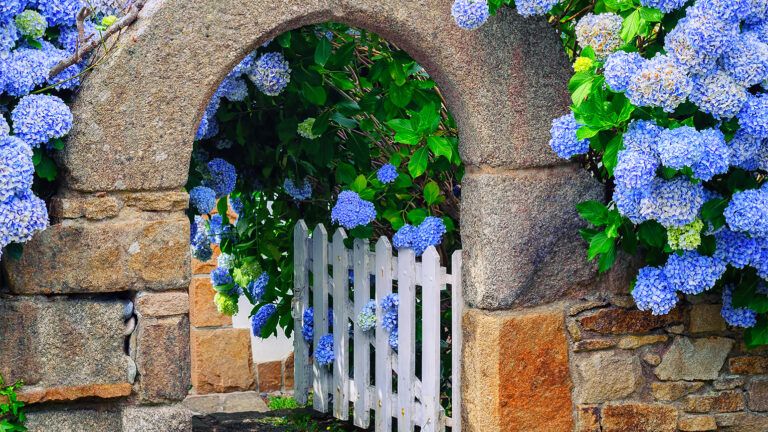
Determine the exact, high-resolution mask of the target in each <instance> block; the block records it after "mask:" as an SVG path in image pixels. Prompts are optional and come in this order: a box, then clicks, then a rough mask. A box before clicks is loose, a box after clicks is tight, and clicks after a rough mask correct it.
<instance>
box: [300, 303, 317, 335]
mask: <svg viewBox="0 0 768 432" xmlns="http://www.w3.org/2000/svg"><path fill="white" fill-rule="evenodd" d="M302 318H303V319H302V324H301V335H302V336H303V337H304V340H305V341H307V342H312V339H313V338H314V337H315V309H314V308H313V307H311V306H310V307H308V308H307V309H305V310H304V314H303V315H302Z"/></svg>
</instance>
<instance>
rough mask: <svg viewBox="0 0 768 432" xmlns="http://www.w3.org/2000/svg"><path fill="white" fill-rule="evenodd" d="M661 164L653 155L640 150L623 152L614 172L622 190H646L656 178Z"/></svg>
mask: <svg viewBox="0 0 768 432" xmlns="http://www.w3.org/2000/svg"><path fill="white" fill-rule="evenodd" d="M659 165H660V162H659V159H658V158H657V157H655V156H654V155H653V154H652V153H649V152H644V151H638V150H622V151H620V152H619V155H618V162H617V164H616V168H615V169H614V171H613V175H614V177H615V178H616V184H617V185H620V186H617V187H620V188H622V189H645V188H646V187H648V186H650V185H651V183H653V179H654V178H656V170H657V169H658V168H659Z"/></svg>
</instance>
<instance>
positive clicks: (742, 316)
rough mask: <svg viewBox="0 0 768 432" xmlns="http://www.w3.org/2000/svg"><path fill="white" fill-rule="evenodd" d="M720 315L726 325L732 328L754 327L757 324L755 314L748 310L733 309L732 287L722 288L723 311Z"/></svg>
mask: <svg viewBox="0 0 768 432" xmlns="http://www.w3.org/2000/svg"><path fill="white" fill-rule="evenodd" d="M720 314H721V315H722V316H723V319H725V322H727V323H728V325H731V326H734V327H744V328H749V327H754V326H755V324H757V313H756V312H755V311H753V310H751V309H749V308H734V307H733V286H732V285H727V286H726V287H725V288H723V309H722V310H721V312H720Z"/></svg>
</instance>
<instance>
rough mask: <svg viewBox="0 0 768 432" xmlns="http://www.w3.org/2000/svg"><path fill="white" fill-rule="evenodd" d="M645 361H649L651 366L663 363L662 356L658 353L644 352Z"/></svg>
mask: <svg viewBox="0 0 768 432" xmlns="http://www.w3.org/2000/svg"><path fill="white" fill-rule="evenodd" d="M642 358H643V361H644V362H646V363H648V364H649V365H651V366H658V365H659V363H661V356H660V355H658V354H656V353H652V352H649V353H645V354H643V357H642Z"/></svg>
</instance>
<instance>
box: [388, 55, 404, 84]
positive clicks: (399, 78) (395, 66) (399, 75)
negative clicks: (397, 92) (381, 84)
mask: <svg viewBox="0 0 768 432" xmlns="http://www.w3.org/2000/svg"><path fill="white" fill-rule="evenodd" d="M388 69H389V76H390V77H392V80H393V81H394V82H395V84H397V85H398V86H402V85H403V84H405V81H406V76H405V72H404V71H403V65H402V64H400V63H399V62H398V61H397V60H392V61H390V62H389V65H388Z"/></svg>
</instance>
